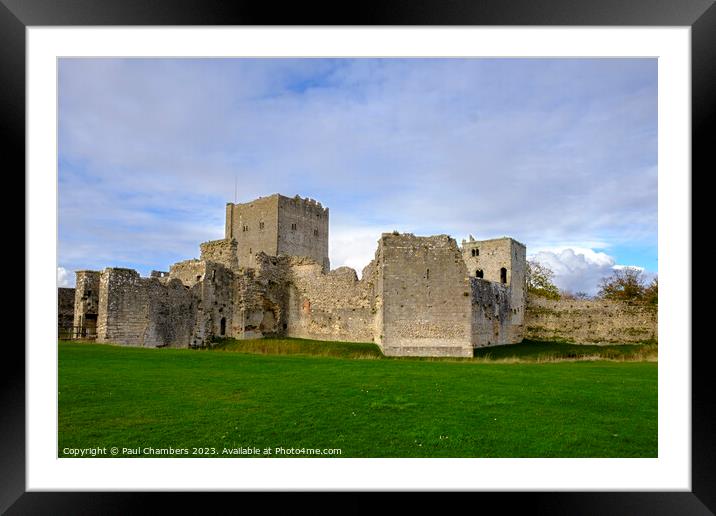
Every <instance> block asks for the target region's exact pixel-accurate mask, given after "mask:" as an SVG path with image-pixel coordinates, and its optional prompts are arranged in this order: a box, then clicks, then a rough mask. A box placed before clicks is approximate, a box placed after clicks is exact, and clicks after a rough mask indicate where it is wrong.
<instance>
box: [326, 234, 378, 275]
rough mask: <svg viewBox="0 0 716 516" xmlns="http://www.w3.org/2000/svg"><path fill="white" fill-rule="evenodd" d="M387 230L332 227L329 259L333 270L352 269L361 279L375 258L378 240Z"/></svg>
mask: <svg viewBox="0 0 716 516" xmlns="http://www.w3.org/2000/svg"><path fill="white" fill-rule="evenodd" d="M387 231H388V229H385V228H375V227H347V226H338V227H335V228H334V227H331V234H330V236H329V239H330V242H329V257H330V259H331V269H336V268H338V267H343V266H345V267H350V268H352V269H355V271H356V273H357V274H358V277H359V278H360V277H361V274H362V272H363V268H364V267H365V266H366V265H368V264H369V263H370V261H371V260H372V259H373V258H374V257H375V251H376V249H377V248H378V240H379V239H380V235H381V233H384V232H387Z"/></svg>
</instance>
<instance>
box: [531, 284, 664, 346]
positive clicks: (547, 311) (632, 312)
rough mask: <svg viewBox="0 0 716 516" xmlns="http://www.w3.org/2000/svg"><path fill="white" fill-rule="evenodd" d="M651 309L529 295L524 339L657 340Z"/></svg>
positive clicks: (586, 341) (655, 316) (579, 341)
mask: <svg viewBox="0 0 716 516" xmlns="http://www.w3.org/2000/svg"><path fill="white" fill-rule="evenodd" d="M657 319H658V313H657V309H656V307H654V306H649V305H630V304H627V303H623V302H618V301H607V300H567V299H560V300H550V299H545V298H542V297H536V296H528V298H527V311H526V318H525V327H526V333H525V338H527V339H532V340H558V341H566V342H573V343H576V344H629V343H635V342H643V341H648V340H658V329H657V328H658V325H657V322H658V321H657Z"/></svg>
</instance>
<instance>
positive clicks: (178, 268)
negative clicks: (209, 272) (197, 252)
mask: <svg viewBox="0 0 716 516" xmlns="http://www.w3.org/2000/svg"><path fill="white" fill-rule="evenodd" d="M204 274H206V266H205V263H204V262H203V261H201V260H184V261H183V262H177V263H175V264H174V265H172V266H171V268H170V269H169V277H170V278H172V279H174V278H176V279H178V280H179V281H181V282H182V283H183V284H184V285H186V286H188V287H193V286H194V285H196V284H197V283H199V282H200V281H201V280H202V279H204Z"/></svg>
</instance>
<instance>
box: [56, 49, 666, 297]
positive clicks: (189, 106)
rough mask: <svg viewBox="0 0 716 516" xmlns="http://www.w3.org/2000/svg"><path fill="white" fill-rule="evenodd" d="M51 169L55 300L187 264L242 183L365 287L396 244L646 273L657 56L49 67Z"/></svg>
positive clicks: (561, 270)
mask: <svg viewBox="0 0 716 516" xmlns="http://www.w3.org/2000/svg"><path fill="white" fill-rule="evenodd" d="M58 165H59V166H58V170H59V177H58V181H59V183H58V184H59V258H58V262H59V263H58V278H59V280H60V283H61V284H69V285H71V284H73V281H74V277H73V276H74V274H73V271H74V270H78V269H102V268H104V267H107V266H120V267H131V268H135V269H137V270H139V271H140V273H142V274H143V275H144V274H147V273H148V272H149V271H150V270H152V269H159V270H167V269H168V268H169V266H170V265H171V264H172V263H174V262H176V261H179V260H184V259H188V258H193V257H197V256H198V246H199V243H200V242H203V241H206V240H212V239H216V238H222V237H223V224H224V206H225V203H226V202H231V201H233V200H234V181H235V180H236V181H237V182H238V201H239V202H245V201H248V200H251V199H253V198H255V197H258V196H262V195H270V194H272V193H276V192H278V193H282V194H284V195H288V196H293V195H295V194H299V195H301V196H304V197H306V196H307V197H312V198H314V199H317V200H319V201H321V202H322V203H323V205H324V206H328V207H329V208H330V209H331V219H330V251H329V252H330V258H331V265H332V267H338V266H341V265H348V266H351V267H354V268H356V269H358V272H359V273H360V271H361V269H362V267H364V266H365V265H367V263H368V261H370V259H371V258H372V257H373V254H374V252H375V248H376V242H377V240H378V238H379V236H380V233H381V232H385V231H392V230H395V229H397V230H399V231H404V232H411V233H415V234H418V235H430V234H438V233H447V234H449V235H451V236H453V237H455V238H457V239H458V241H460V240H462V239H463V238H467V237H468V235H469V234H472V235H473V236H474V237H475V238H478V239H483V238H494V237H499V236H512V237H514V238H516V239H517V240H519V241H521V242H523V243H525V244H526V245H527V252H528V255H529V256H531V257H533V258H534V259H536V260H538V261H540V262H542V263H544V264H546V265H548V266H549V267H550V268H552V269H553V270H554V271H555V281H556V283H557V284H558V286H560V287H562V288H566V289H570V290H573V291H576V290H584V291H587V292H590V293H594V292H595V290H596V286H597V283H598V280H599V278H601V277H602V276H605V275H607V274H608V273H609V272H610V271H611V269H612V268H613V267H615V266H617V267H618V266H623V265H628V266H637V267H642V268H643V269H645V270H646V271H647V272H649V273H656V272H657V61H656V60H655V59H61V60H60V63H59V156H58Z"/></svg>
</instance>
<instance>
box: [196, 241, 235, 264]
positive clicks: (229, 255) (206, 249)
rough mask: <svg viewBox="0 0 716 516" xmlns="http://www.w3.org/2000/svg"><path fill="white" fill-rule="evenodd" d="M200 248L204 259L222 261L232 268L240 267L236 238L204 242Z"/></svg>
mask: <svg viewBox="0 0 716 516" xmlns="http://www.w3.org/2000/svg"><path fill="white" fill-rule="evenodd" d="M199 249H200V253H201V259H202V260H204V261H211V262H217V263H220V264H222V265H223V266H224V267H226V268H227V269H230V270H234V269H238V267H239V253H238V242H237V241H236V239H234V238H232V239H230V240H226V239H222V240H211V241H209V242H204V243H203V244H201V245H200V246H199Z"/></svg>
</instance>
